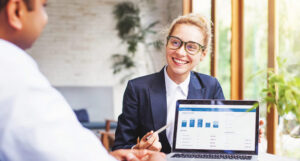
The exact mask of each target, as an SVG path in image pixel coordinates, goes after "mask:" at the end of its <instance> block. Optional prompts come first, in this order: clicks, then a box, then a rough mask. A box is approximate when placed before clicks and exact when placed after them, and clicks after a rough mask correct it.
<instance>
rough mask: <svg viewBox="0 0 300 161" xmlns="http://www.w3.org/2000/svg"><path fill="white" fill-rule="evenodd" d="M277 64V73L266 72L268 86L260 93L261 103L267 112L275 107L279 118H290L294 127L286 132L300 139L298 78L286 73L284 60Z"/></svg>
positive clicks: (272, 70)
mask: <svg viewBox="0 0 300 161" xmlns="http://www.w3.org/2000/svg"><path fill="white" fill-rule="evenodd" d="M277 63H278V72H275V71H274V69H269V70H268V79H267V80H268V85H267V87H265V88H264V89H262V91H261V94H262V100H261V102H262V103H267V104H268V108H267V109H268V111H269V110H270V108H271V107H276V108H277V111H278V114H279V115H280V116H283V117H285V118H286V116H288V115H289V116H292V118H293V119H294V123H293V124H294V127H293V129H290V130H288V132H289V133H290V135H291V136H294V137H300V77H299V76H297V75H294V74H292V73H291V72H289V71H288V68H287V66H286V60H282V59H280V58H277ZM273 105H275V106H273Z"/></svg>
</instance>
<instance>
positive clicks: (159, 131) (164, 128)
mask: <svg viewBox="0 0 300 161" xmlns="http://www.w3.org/2000/svg"><path fill="white" fill-rule="evenodd" d="M171 124H172V122H170V123H168V124H167V125H165V126H163V127H161V128H160V129H158V130H157V131H155V132H156V133H157V134H159V133H161V132H163V131H164V130H166V128H167V127H169V126H170V125H171ZM151 136H152V135H149V136H147V138H146V140H149V139H150V137H151Z"/></svg>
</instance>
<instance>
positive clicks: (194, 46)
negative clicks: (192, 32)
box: [186, 44, 197, 50]
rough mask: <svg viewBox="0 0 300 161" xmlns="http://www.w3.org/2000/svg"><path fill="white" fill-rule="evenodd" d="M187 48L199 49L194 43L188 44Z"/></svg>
mask: <svg viewBox="0 0 300 161" xmlns="http://www.w3.org/2000/svg"><path fill="white" fill-rule="evenodd" d="M186 48H187V49H188V50H197V46H196V45H193V44H191V45H187V46H186Z"/></svg>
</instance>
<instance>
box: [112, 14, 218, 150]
mask: <svg viewBox="0 0 300 161" xmlns="http://www.w3.org/2000/svg"><path fill="white" fill-rule="evenodd" d="M210 25H211V24H210V23H209V21H207V20H206V19H205V18H204V17H203V16H201V15H199V14H189V15H185V16H180V17H178V18H177V19H175V20H174V21H173V23H172V24H171V26H170V29H169V32H168V36H167V38H166V39H167V45H166V59H167V65H166V66H165V67H164V68H163V69H162V70H161V71H160V72H158V73H154V74H151V75H147V76H144V77H140V78H136V79H133V80H130V81H129V82H128V84H127V88H126V91H125V93H124V98H123V113H122V114H121V115H120V116H119V119H118V127H117V130H116V140H115V145H114V147H113V150H116V149H121V148H135V149H150V150H155V151H160V150H161V151H162V152H165V153H170V151H171V146H172V143H173V138H172V136H173V126H174V125H171V126H169V127H168V128H167V129H166V131H163V132H161V133H160V134H157V133H156V132H155V133H154V132H153V131H156V130H158V129H159V128H161V127H163V126H164V125H166V124H170V123H171V124H172V123H173V121H174V118H175V106H176V101H177V100H178V99H224V95H223V91H222V88H221V86H220V84H219V82H218V80H217V79H216V78H214V77H211V76H208V75H204V74H200V73H196V72H192V70H193V68H194V67H195V66H196V65H197V64H199V62H201V61H202V60H203V59H204V58H205V56H206V53H207V52H208V49H209V46H210V40H211V34H210V33H211V32H210ZM138 138H141V139H140V141H139V142H136V140H137V139H138Z"/></svg>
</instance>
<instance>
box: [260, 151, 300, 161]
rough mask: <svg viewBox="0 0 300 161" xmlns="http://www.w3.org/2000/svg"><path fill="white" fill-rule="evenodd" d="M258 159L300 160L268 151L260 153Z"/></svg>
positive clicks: (269, 160)
mask: <svg viewBox="0 0 300 161" xmlns="http://www.w3.org/2000/svg"><path fill="white" fill-rule="evenodd" d="M258 160H259V161H300V160H297V159H294V158H287V157H282V156H278V155H272V154H268V153H260V154H259V155H258Z"/></svg>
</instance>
